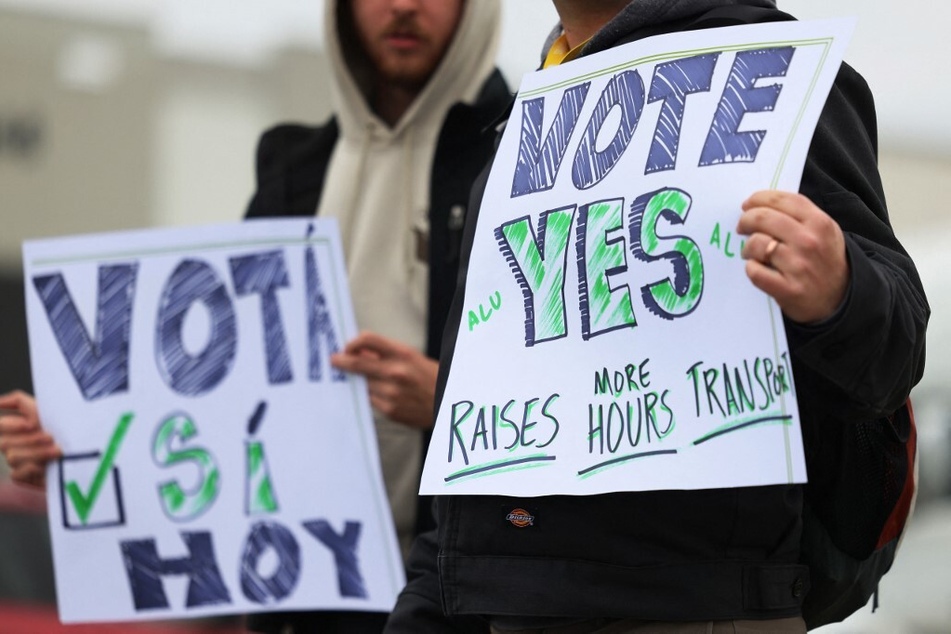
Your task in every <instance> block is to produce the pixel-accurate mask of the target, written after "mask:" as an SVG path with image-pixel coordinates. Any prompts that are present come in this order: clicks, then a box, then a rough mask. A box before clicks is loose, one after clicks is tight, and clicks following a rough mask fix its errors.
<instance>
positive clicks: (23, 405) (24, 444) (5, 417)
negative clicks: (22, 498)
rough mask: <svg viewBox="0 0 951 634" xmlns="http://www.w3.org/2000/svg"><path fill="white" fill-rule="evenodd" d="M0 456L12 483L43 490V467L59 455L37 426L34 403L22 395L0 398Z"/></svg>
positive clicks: (10, 394) (57, 449) (54, 444)
mask: <svg viewBox="0 0 951 634" xmlns="http://www.w3.org/2000/svg"><path fill="white" fill-rule="evenodd" d="M0 452H3V457H4V458H5V459H6V461H7V464H9V465H10V469H11V472H10V477H12V478H13V481H14V482H18V483H20V484H26V485H30V486H35V487H45V486H46V465H47V464H48V463H50V462H51V461H53V460H56V459H57V458H59V457H60V456H61V455H62V451H61V450H60V448H59V446H58V445H57V444H56V442H55V441H54V440H53V437H52V436H50V435H49V434H48V433H46V432H45V431H43V428H42V427H41V426H40V419H39V416H38V415H37V413H36V401H35V400H34V399H33V397H32V396H30V395H29V394H26V393H25V392H20V391H16V392H10V393H9V394H4V395H3V396H0Z"/></svg>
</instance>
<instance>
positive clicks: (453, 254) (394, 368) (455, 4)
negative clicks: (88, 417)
mask: <svg viewBox="0 0 951 634" xmlns="http://www.w3.org/2000/svg"><path fill="white" fill-rule="evenodd" d="M499 19H500V3H499V1H498V0H478V1H476V0H470V1H465V0H338V1H337V2H332V1H328V2H327V3H326V12H325V20H324V24H325V38H326V42H327V51H328V56H329V59H330V63H331V69H332V82H331V85H330V88H331V91H332V96H333V106H334V115H333V117H332V118H331V120H330V121H329V122H327V123H325V124H324V125H322V126H319V127H310V126H301V125H294V124H282V125H279V126H277V127H275V128H272V129H271V130H268V131H267V132H265V134H264V135H263V136H262V138H261V141H260V144H259V148H258V157H257V176H258V189H257V191H256V192H255V195H254V198H253V199H252V201H251V204H250V206H249V208H248V213H247V217H268V216H288V215H305V216H306V215H313V214H314V213H316V214H317V215H319V216H322V217H334V218H337V220H338V222H339V225H340V231H341V236H342V240H343V248H344V253H345V257H346V263H347V270H348V275H349V279H350V287H351V292H352V295H353V303H354V310H355V313H356V318H357V324H358V327H359V328H360V329H361V331H362V332H361V334H360V335H359V336H358V337H357V338H356V339H355V340H353V341H351V342H348V343H347V345H346V346H345V347H344V349H343V350H341V351H340V352H339V353H338V354H336V355H334V356H333V357H332V362H333V364H334V365H335V366H336V367H337V368H340V369H342V370H345V371H348V372H356V373H359V374H362V375H365V376H366V378H367V381H368V385H369V389H370V401H371V404H372V405H373V408H374V419H375V423H376V432H377V438H378V442H379V449H380V457H381V461H382V467H383V478H384V482H385V485H386V490H387V495H388V497H389V501H390V507H391V510H392V512H393V518H394V522H395V524H396V530H397V536H398V538H399V541H400V545H401V547H402V549H403V554H404V557H405V556H406V555H407V554H408V551H409V546H410V544H411V543H412V540H413V537H414V536H415V535H416V534H417V533H418V532H420V531H421V530H423V529H425V528H429V527H430V526H432V525H433V518H432V513H431V510H430V501H429V500H428V499H419V498H418V490H419V475H420V471H421V468H422V459H423V455H424V449H425V445H426V443H427V442H428V437H429V433H428V430H429V429H430V428H431V427H432V420H433V401H434V393H435V384H436V374H437V367H438V364H437V361H436V359H437V358H438V357H439V353H440V344H441V341H442V330H443V326H444V324H445V319H446V315H447V313H448V310H449V304H450V302H451V299H452V295H453V292H454V290H455V284H456V277H457V272H458V267H459V254H460V252H461V242H462V229H463V226H464V224H465V215H466V209H467V206H468V200H469V192H470V190H471V188H472V184H473V182H474V181H475V179H476V178H477V176H478V175H479V174H480V172H481V171H482V169H483V167H484V166H485V165H486V164H487V163H488V159H489V157H490V155H491V153H492V150H493V143H494V136H495V135H494V130H493V129H492V123H493V122H494V121H495V120H496V119H497V118H498V117H499V115H501V114H502V113H503V111H504V110H505V108H506V107H507V106H508V104H509V103H510V101H511V95H510V93H509V90H508V87H507V86H506V84H505V82H504V80H503V79H502V76H501V74H500V73H499V71H498V70H497V69H496V68H495V65H494V60H495V54H496V49H497V45H498V36H499V28H498V27H499ZM377 617H379V621H378V622H377V620H376V619H377ZM383 621H384V615H358V614H340V613H298V614H284V613H276V614H272V615H267V616H265V617H255V618H253V619H251V623H250V624H251V626H252V627H254V628H256V629H259V630H261V631H267V632H286V631H287V629H286V628H288V627H289V628H290V629H291V631H294V632H326V631H333V632H336V631H340V632H348V633H349V632H361V631H373V630H374V628H376V630H379V629H381V628H382V625H383ZM265 622H266V624H265ZM358 622H359V623H360V624H359V625H358ZM361 627H365V628H366V629H358V628H361ZM333 628H336V629H333Z"/></svg>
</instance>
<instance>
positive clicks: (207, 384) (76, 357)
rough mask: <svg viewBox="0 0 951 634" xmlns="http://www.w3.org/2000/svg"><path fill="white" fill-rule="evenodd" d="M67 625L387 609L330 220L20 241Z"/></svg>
mask: <svg viewBox="0 0 951 634" xmlns="http://www.w3.org/2000/svg"><path fill="white" fill-rule="evenodd" d="M24 263H25V275H26V289H27V312H28V320H29V335H30V350H31V357H32V362H33V376H34V385H35V388H36V396H37V402H38V406H39V410H40V416H41V419H42V420H43V424H44V425H45V426H46V427H47V428H48V429H49V430H50V431H51V432H52V433H53V435H54V436H55V437H56V439H57V441H58V442H59V444H60V446H61V447H62V448H63V452H64V456H63V458H62V460H60V461H59V462H58V464H55V465H53V466H52V467H51V469H50V473H49V478H48V481H49V482H48V499H49V517H50V527H51V533H52V542H53V555H54V564H55V572H56V585H57V598H58V602H59V611H60V616H61V618H62V620H63V621H64V622H77V621H108V620H137V619H156V618H161V619H168V618H181V617H189V616H207V615H213V614H223V613H248V612H256V611H263V610H275V609H281V610H299V609H342V610H360V611H387V610H389V609H391V608H392V606H393V604H394V602H395V599H396V595H397V593H398V592H399V590H400V589H401V588H402V585H403V582H404V578H403V571H402V563H401V558H400V554H399V550H398V547H397V544H396V540H395V536H394V531H393V526H392V520H391V517H390V514H389V510H388V506H387V502H386V497H385V494H384V491H383V486H382V478H381V474H380V468H379V460H378V455H377V446H376V440H375V437H374V432H373V426H372V419H371V416H370V409H369V401H368V398H367V394H366V385H365V383H364V382H363V380H362V379H360V378H355V377H353V376H348V375H345V374H343V373H342V372H340V371H338V370H336V369H334V368H333V367H331V366H330V363H329V356H330V354H331V353H333V352H335V351H337V350H338V349H340V347H341V346H342V345H343V343H344V342H345V341H346V340H347V339H349V338H350V337H352V336H353V335H354V334H355V324H354V318H353V314H352V309H351V306H350V298H349V295H348V291H347V283H346V274H345V270H344V265H343V261H342V256H341V250H340V244H339V238H338V237H337V228H336V225H335V224H334V223H333V221H327V220H320V221H314V220H274V221H249V222H244V223H239V224H235V225H229V226H216V227H201V228H189V229H168V230H153V231H140V232H129V233H117V234H107V235H93V236H82V237H70V238H61V239H51V240H42V241H36V242H28V243H26V244H25V245H24Z"/></svg>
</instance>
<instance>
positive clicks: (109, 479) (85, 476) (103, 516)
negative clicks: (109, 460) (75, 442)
mask: <svg viewBox="0 0 951 634" xmlns="http://www.w3.org/2000/svg"><path fill="white" fill-rule="evenodd" d="M59 466H60V468H59V477H60V506H61V508H62V512H63V527H64V528H66V529H67V530H89V529H96V528H105V527H110V526H122V525H124V524H125V509H124V507H123V503H122V483H121V481H120V478H119V468H118V467H116V466H113V465H108V464H104V461H103V455H102V452H100V451H93V452H89V453H83V454H73V455H68V456H64V457H63V458H61V459H60V465H59ZM82 491H85V492H87V493H86V494H85V495H84V494H83V493H81V492H82Z"/></svg>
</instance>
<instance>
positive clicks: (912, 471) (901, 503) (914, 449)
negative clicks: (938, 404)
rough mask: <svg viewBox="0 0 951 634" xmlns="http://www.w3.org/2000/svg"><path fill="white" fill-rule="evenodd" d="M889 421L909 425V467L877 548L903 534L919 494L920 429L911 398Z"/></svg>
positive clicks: (906, 446) (899, 427)
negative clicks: (916, 424)
mask: <svg viewBox="0 0 951 634" xmlns="http://www.w3.org/2000/svg"><path fill="white" fill-rule="evenodd" d="M906 419H907V420H906ZM889 422H890V423H891V424H892V427H893V429H903V428H906V426H907V436H908V437H907V439H906V440H905V452H906V456H907V460H908V468H907V471H906V473H905V483H904V486H903V487H902V491H901V495H900V496H899V498H898V501H897V502H896V503H895V506H894V508H893V509H892V512H891V513H890V514H889V516H888V519H887V520H886V521H885V526H884V527H883V528H882V533H881V535H880V536H879V538H878V544H877V545H876V546H875V547H876V548H881V547H882V546H884V545H885V544H887V543H888V542H890V541H892V540H894V539H897V538H899V537H900V536H901V534H902V531H903V530H904V528H905V524H906V523H907V521H908V518H909V517H910V516H911V512H912V510H913V509H914V507H915V499H916V498H917V496H918V429H917V427H916V426H915V412H914V410H913V409H912V406H911V399H908V400H907V401H905V406H904V407H902V408H901V409H899V410H898V411H897V412H895V413H894V414H893V415H892V416H890V417H889ZM903 435H904V434H903Z"/></svg>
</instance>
